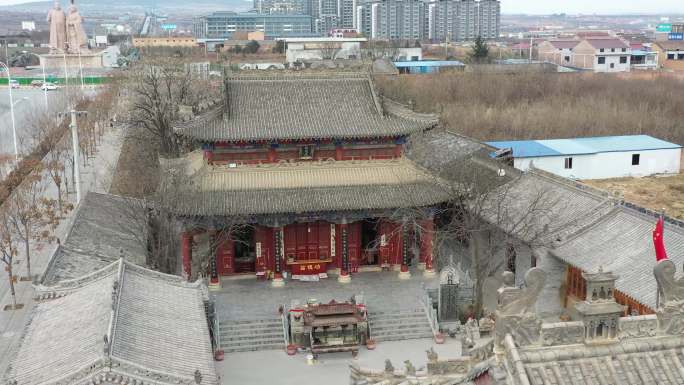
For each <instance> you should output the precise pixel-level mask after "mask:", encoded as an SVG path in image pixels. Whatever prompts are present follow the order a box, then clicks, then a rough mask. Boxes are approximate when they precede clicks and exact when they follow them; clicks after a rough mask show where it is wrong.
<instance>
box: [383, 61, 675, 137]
mask: <svg viewBox="0 0 684 385" xmlns="http://www.w3.org/2000/svg"><path fill="white" fill-rule="evenodd" d="M377 84H378V86H379V88H380V89H381V91H382V92H383V94H384V95H386V96H389V97H390V98H393V99H396V100H399V101H403V102H408V101H409V100H411V101H413V102H414V104H415V105H416V108H417V109H418V110H420V111H423V112H437V113H440V114H441V118H442V122H443V124H444V125H445V126H446V127H447V128H449V129H450V130H453V131H455V132H459V133H462V134H465V135H468V136H470V137H473V138H477V139H481V140H500V139H547V138H569V137H580V136H599V135H620V134H642V133H643V134H649V135H653V136H656V137H658V138H662V139H665V140H669V141H673V142H675V143H680V144H681V143H684V108H682V104H681V101H682V100H684V80H682V79H681V78H677V77H673V76H667V75H666V74H663V75H652V76H651V75H649V76H633V77H632V76H629V77H626V76H612V75H602V74H556V73H550V74H546V73H539V74H534V73H528V74H517V75H510V74H479V73H443V74H435V75H419V76H415V75H408V76H399V77H385V78H378V79H377Z"/></svg>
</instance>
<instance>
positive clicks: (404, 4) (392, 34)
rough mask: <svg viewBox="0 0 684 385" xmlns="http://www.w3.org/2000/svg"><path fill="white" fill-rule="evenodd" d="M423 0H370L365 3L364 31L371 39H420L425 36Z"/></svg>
mask: <svg viewBox="0 0 684 385" xmlns="http://www.w3.org/2000/svg"><path fill="white" fill-rule="evenodd" d="M424 5H425V4H424V3H423V2H422V1H421V0H369V1H365V2H364V3H363V10H362V33H363V34H364V35H365V36H368V37H370V38H371V39H382V40H419V39H421V38H422V37H423V22H424V17H423V12H424V10H425V7H424Z"/></svg>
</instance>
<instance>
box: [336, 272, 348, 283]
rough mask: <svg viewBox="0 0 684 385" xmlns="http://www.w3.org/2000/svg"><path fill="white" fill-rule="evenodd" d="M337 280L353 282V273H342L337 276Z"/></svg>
mask: <svg viewBox="0 0 684 385" xmlns="http://www.w3.org/2000/svg"><path fill="white" fill-rule="evenodd" d="M337 282H339V283H349V282H351V275H350V274H340V275H339V276H337Z"/></svg>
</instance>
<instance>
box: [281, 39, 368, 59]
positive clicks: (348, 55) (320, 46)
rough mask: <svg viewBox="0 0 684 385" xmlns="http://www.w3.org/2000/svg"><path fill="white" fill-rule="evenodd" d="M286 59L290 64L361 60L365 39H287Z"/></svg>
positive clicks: (285, 40)
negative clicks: (306, 61)
mask: <svg viewBox="0 0 684 385" xmlns="http://www.w3.org/2000/svg"><path fill="white" fill-rule="evenodd" d="M282 40H283V41H284V42H285V49H286V51H285V57H286V60H287V62H288V63H294V62H297V61H305V60H332V59H360V58H361V43H364V42H366V40H367V39H366V38H365V37H354V38H335V37H308V38H285V39H282Z"/></svg>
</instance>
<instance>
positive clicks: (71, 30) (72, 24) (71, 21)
mask: <svg viewBox="0 0 684 385" xmlns="http://www.w3.org/2000/svg"><path fill="white" fill-rule="evenodd" d="M66 36H67V45H68V46H69V53H80V52H86V51H87V50H88V37H87V36H86V33H85V29H83V18H82V17H81V14H80V13H79V12H78V8H76V5H75V4H74V0H71V5H70V6H69V9H68V10H67V15H66Z"/></svg>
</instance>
